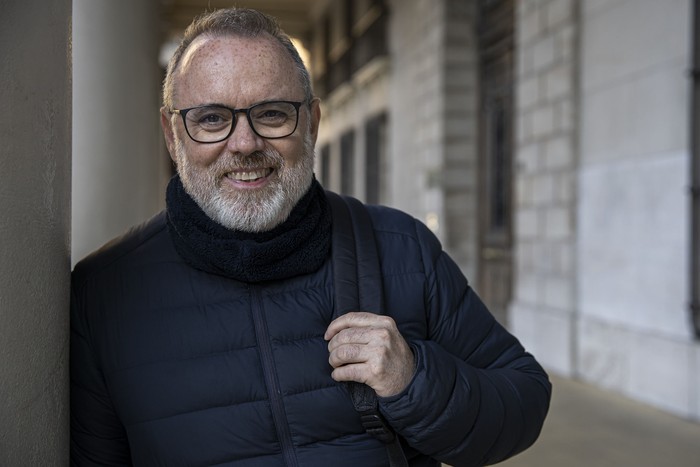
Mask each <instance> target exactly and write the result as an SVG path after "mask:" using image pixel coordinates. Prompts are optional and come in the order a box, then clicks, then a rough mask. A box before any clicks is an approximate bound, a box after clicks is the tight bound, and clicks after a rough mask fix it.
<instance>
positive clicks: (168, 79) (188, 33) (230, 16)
mask: <svg viewBox="0 0 700 467" xmlns="http://www.w3.org/2000/svg"><path fill="white" fill-rule="evenodd" d="M203 34H207V35H211V36H214V37H220V36H227V35H230V36H238V37H248V38H255V37H264V36H265V35H266V34H267V35H269V36H270V37H271V38H272V39H274V40H276V41H277V42H278V43H279V44H280V45H282V46H283V47H284V49H285V50H286V51H287V53H288V54H289V57H290V58H291V59H292V61H293V62H294V64H295V65H296V67H297V70H298V72H299V80H300V82H301V86H302V88H303V90H304V96H305V98H306V101H307V102H310V101H311V99H312V98H313V91H312V89H311V78H310V76H309V71H308V70H307V69H306V65H304V61H303V60H302V59H301V56H300V55H299V52H298V51H297V49H296V47H294V44H292V41H291V39H290V38H289V36H288V35H287V34H286V33H285V32H284V31H282V29H281V28H280V26H279V24H278V23H277V20H275V18H273V17H272V16H269V15H266V14H264V13H261V12H259V11H257V10H252V9H249V8H226V9H221V10H215V11H212V12H208V13H204V14H203V15H201V16H199V17H197V18H195V20H194V21H193V22H192V23H191V24H190V25H189V26H188V27H187V29H186V30H185V34H184V36H183V38H182V41H181V42H180V45H179V46H178V48H177V49H176V50H175V53H174V54H173V56H172V57H171V58H170V62H169V63H168V69H167V72H166V74H165V79H164V80H163V104H164V105H165V106H166V107H167V108H172V106H173V93H174V87H175V83H174V77H173V75H174V74H175V72H176V71H177V68H178V66H179V65H180V61H181V60H182V55H183V54H184V53H185V50H187V48H188V47H189V46H190V44H191V43H192V41H194V40H195V39H196V38H197V37H199V36H201V35H203Z"/></svg>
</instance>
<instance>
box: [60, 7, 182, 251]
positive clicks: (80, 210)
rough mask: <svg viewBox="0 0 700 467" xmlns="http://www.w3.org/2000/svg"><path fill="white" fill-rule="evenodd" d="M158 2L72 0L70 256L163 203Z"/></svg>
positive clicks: (165, 160)
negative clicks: (159, 114)
mask: <svg viewBox="0 0 700 467" xmlns="http://www.w3.org/2000/svg"><path fill="white" fill-rule="evenodd" d="M158 13H159V11H158V2H152V1H148V2H144V1H141V0H123V1H119V2H115V1H112V0H75V1H74V2H73V90H74V91H73V255H72V256H73V263H75V262H77V261H79V260H80V259H81V258H82V257H83V256H85V255H86V254H87V253H89V252H91V251H92V250H94V249H95V248H97V247H99V246H100V245H102V244H103V243H104V242H105V241H107V240H109V239H111V238H113V237H115V236H117V235H119V234H121V233H122V232H123V231H124V230H126V229H127V228H128V227H130V226H131V225H133V224H136V223H139V222H141V221H143V220H145V219H147V218H148V217H150V216H151V215H152V214H154V213H156V212H157V211H158V210H159V209H160V208H161V207H162V206H163V199H164V184H165V181H167V178H168V158H167V157H166V156H164V155H163V151H162V136H161V134H160V126H159V123H158V122H159V116H158V109H159V106H160V97H159V96H160V82H161V78H162V76H161V74H162V73H161V70H160V67H159V65H158V50H159V35H160V28H159V24H160V23H159V19H158Z"/></svg>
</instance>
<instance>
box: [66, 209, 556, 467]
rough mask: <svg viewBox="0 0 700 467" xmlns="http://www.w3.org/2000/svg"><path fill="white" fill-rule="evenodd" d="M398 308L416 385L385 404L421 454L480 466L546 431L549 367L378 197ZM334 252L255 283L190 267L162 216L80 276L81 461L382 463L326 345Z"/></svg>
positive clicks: (423, 458) (76, 309) (75, 426)
mask: <svg viewBox="0 0 700 467" xmlns="http://www.w3.org/2000/svg"><path fill="white" fill-rule="evenodd" d="M369 209H370V215H371V217H372V219H373V222H374V225H375V230H376V237H377V242H378V248H379V255H380V260H381V265H382V271H383V274H384V290H385V306H386V312H387V314H388V315H390V316H391V317H393V318H394V320H395V321H396V322H397V324H398V327H399V329H400V331H401V333H402V334H403V336H404V337H405V338H406V340H407V341H408V342H409V343H410V344H411V346H412V348H413V351H414V352H415V357H416V372H415V375H414V378H413V380H412V382H411V383H410V384H409V386H408V387H407V388H406V390H405V391H404V392H403V393H401V394H398V395H396V396H394V397H390V398H384V399H382V398H380V401H379V404H380V409H381V411H382V413H383V414H384V415H385V416H386V418H387V419H388V421H389V422H390V424H391V425H392V426H393V427H394V428H395V429H396V430H397V432H398V433H399V434H400V435H401V437H402V438H403V443H404V447H405V450H406V453H407V457H409V462H410V464H411V465H412V466H433V465H438V462H437V461H436V460H433V459H438V460H440V461H442V462H446V463H449V464H452V465H455V466H469V465H484V464H489V463H494V462H497V461H499V460H501V459H503V458H506V457H508V456H511V455H513V454H515V453H517V452H519V451H521V450H523V449H525V448H526V447H528V446H529V445H530V444H532V443H533V442H534V440H535V439H536V438H537V436H538V434H539V432H540V429H541V426H542V423H543V421H544V418H545V415H546V413H547V409H548V405H549V397H550V389H551V388H550V384H549V381H548V378H547V375H546V374H545V372H544V371H543V370H542V368H541V367H540V365H539V364H538V363H537V362H536V361H535V360H534V358H533V357H532V356H531V355H529V354H528V353H526V352H525V351H524V350H523V348H522V347H521V345H520V344H519V343H518V341H517V340H516V339H515V338H514V337H513V336H512V335H510V334H509V333H508V332H507V331H506V330H504V329H503V328H502V327H501V326H500V325H499V324H498V323H497V322H496V321H495V320H494V319H493V317H492V316H491V315H490V313H489V312H488V311H487V310H486V308H485V307H484V305H483V304H482V302H481V301H480V300H479V298H478V297H477V295H476V294H475V293H474V291H473V290H472V289H471V288H470V287H469V285H468V284H467V281H466V279H465V278H464V276H463V275H462V273H461V272H460V271H459V269H458V268H457V266H456V265H455V264H454V262H453V261H452V260H451V259H450V258H449V257H448V256H447V254H445V253H444V252H443V251H442V248H441V246H440V244H439V242H438V240H437V239H436V238H435V236H434V235H433V234H432V233H431V232H430V231H429V230H428V229H427V228H425V226H423V225H422V224H421V223H420V222H418V221H416V220H415V219H413V218H411V217H410V216H408V215H406V214H403V213H400V212H398V211H395V210H392V209H389V208H381V207H369ZM333 305H334V304H333V277H332V268H331V262H330V258H329V259H328V261H326V263H325V264H324V265H323V266H322V267H321V268H320V269H319V270H318V271H316V272H314V273H311V274H306V275H301V276H297V277H293V278H291V279H288V280H283V281H276V282H268V283H263V284H257V285H256V284H248V283H243V282H237V281H235V280H232V279H227V278H224V277H221V276H218V275H214V274H209V273H205V272H202V271H199V270H197V269H194V268H192V267H190V266H188V265H187V264H186V263H185V262H184V261H183V260H182V258H181V257H180V256H179V255H178V254H177V252H176V251H175V249H174V247H173V243H172V241H171V239H170V235H169V233H168V229H167V228H166V221H165V215H164V214H163V213H161V214H160V215H158V216H156V217H154V218H153V219H152V220H150V221H149V222H147V223H146V224H144V225H143V226H141V227H139V228H137V229H134V230H132V231H131V232H130V233H128V234H127V235H126V236H124V237H122V238H120V239H119V240H117V241H115V242H112V243H111V244H110V245H108V246H107V247H105V248H103V249H102V250H101V251H100V252H98V253H97V254H94V255H92V256H90V257H88V258H87V259H85V260H83V261H82V262H81V263H79V265H78V266H77V267H76V269H75V271H74V273H73V287H72V307H71V308H72V321H71V328H72V334H71V336H72V340H71V410H72V413H71V436H72V439H71V462H72V465H75V466H86V465H99V466H109V465H137V466H148V467H151V466H301V467H304V466H324V467H325V466H333V467H342V466H348V467H351V466H352V467H357V466H363V467H370V466H386V465H387V456H386V451H385V448H384V446H383V445H382V444H381V443H380V442H379V441H377V440H375V439H373V438H372V437H370V436H369V435H367V434H366V433H365V432H364V430H363V427H362V425H361V424H360V420H359V417H358V415H357V413H356V412H355V410H354V408H353V406H352V402H351V399H350V396H349V394H348V392H347V390H346V388H345V386H344V385H342V384H339V383H336V382H335V381H333V379H331V377H330V373H331V367H330V365H329V363H328V349H327V343H326V342H325V341H324V339H323V335H324V332H325V330H326V328H327V327H328V325H329V323H330V321H331V319H332V314H333Z"/></svg>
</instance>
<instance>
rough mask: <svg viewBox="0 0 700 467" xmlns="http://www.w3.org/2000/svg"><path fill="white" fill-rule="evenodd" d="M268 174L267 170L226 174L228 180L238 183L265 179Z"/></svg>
mask: <svg viewBox="0 0 700 467" xmlns="http://www.w3.org/2000/svg"><path fill="white" fill-rule="evenodd" d="M268 173H269V169H265V170H253V171H251V172H231V173H229V174H228V177H229V178H232V179H233V180H237V181H240V182H250V181H252V180H257V179H259V178H263V177H265V176H266V175H267V174H268Z"/></svg>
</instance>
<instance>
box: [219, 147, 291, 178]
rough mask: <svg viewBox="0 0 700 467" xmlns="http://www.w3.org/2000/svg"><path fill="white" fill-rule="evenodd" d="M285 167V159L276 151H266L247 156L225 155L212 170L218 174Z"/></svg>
mask: <svg viewBox="0 0 700 467" xmlns="http://www.w3.org/2000/svg"><path fill="white" fill-rule="evenodd" d="M282 165H284V157H282V155H281V154H280V153H279V152H277V151H275V150H274V149H265V150H263V151H256V152H253V153H250V154H246V155H236V154H225V155H222V156H221V157H219V159H218V160H217V161H216V162H215V163H214V165H213V166H212V169H213V170H214V171H215V172H216V173H228V172H231V171H233V170H253V169H259V168H264V167H273V168H279V167H281V166H282Z"/></svg>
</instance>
